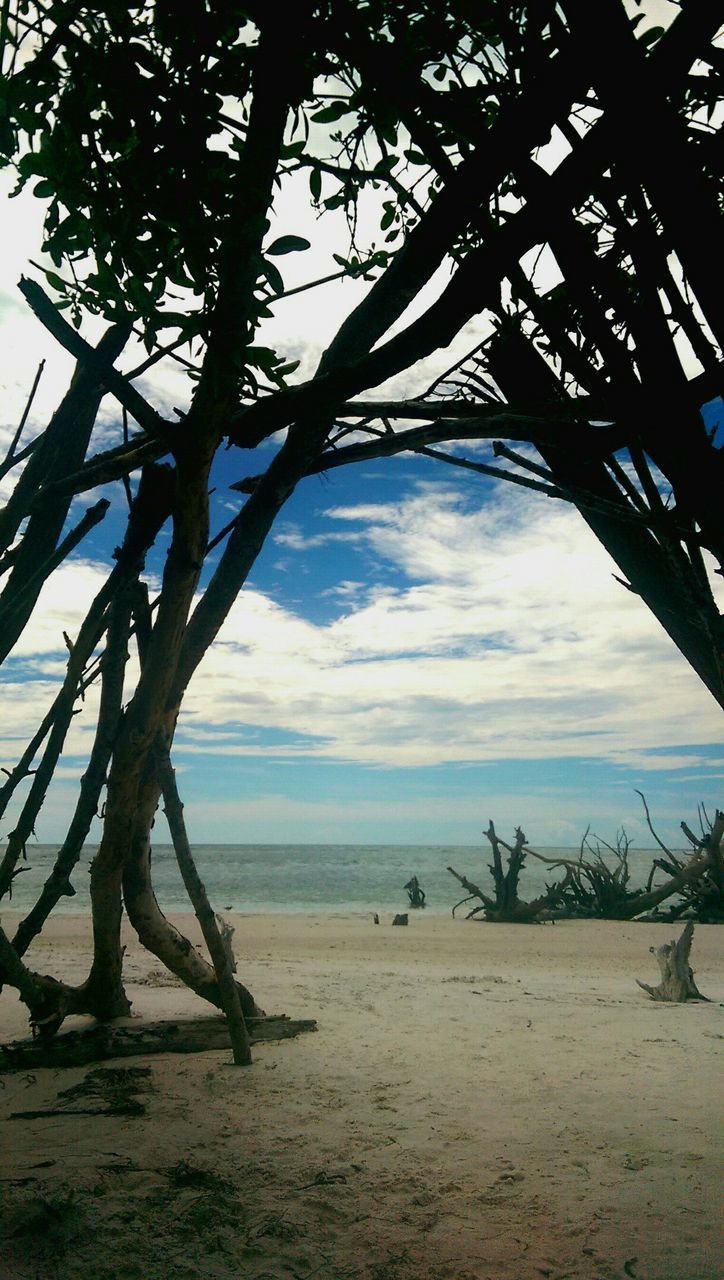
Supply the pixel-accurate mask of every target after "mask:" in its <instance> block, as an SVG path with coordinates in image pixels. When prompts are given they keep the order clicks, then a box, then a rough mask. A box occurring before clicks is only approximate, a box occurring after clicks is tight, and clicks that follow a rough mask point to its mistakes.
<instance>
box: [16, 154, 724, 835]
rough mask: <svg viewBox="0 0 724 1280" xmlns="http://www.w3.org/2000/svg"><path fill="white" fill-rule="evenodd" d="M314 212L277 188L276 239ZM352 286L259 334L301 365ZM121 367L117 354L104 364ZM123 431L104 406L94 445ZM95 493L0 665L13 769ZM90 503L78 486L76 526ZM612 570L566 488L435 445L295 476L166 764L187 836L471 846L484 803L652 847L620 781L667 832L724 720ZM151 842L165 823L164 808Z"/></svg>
mask: <svg viewBox="0 0 724 1280" xmlns="http://www.w3.org/2000/svg"><path fill="white" fill-rule="evenodd" d="M8 187H9V183H8V180H7V178H6V177H4V176H3V175H0V220H1V223H2V232H3V234H2V236H1V237H0V243H1V244H2V246H3V247H2V251H1V252H0V388H1V389H2V408H1V409H0V444H1V443H2V440H3V439H8V438H9V436H10V435H11V434H12V430H13V429H14V425H15V423H16V421H17V418H18V416H19V413H20V412H21V409H22V404H23V402H24V399H25V396H26V395H27V391H28V388H29V386H30V383H31V382H32V377H33V374H34V371H35V368H36V366H37V363H38V360H39V359H40V357H41V356H45V357H46V359H47V365H46V369H45V373H44V376H43V380H42V382H41V387H40V391H39V394H38V397H37V400H36V402H35V405H34V408H33V413H32V418H31V423H30V429H31V430H32V429H38V428H40V427H41V426H42V425H43V423H44V421H45V420H47V415H48V413H49V412H52V409H53V408H54V407H55V404H56V403H57V400H58V399H59V396H60V395H61V394H62V391H63V389H64V387H65V385H67V381H68V378H69V374H70V368H71V366H70V364H69V362H68V360H67V358H66V357H65V356H64V355H63V354H62V353H60V352H59V351H58V349H57V347H55V346H54V344H53V341H52V339H50V338H48V337H47V335H45V333H44V331H43V330H42V329H41V328H40V326H39V325H38V323H37V322H36V321H35V320H34V318H33V317H32V316H30V315H29V314H28V312H27V309H26V307H25V304H24V302H23V299H22V297H21V295H20V294H19V293H18V291H17V280H18V279H19V277H20V275H21V274H22V273H23V272H26V273H29V274H37V273H34V272H33V271H32V268H30V267H28V265H27V264H28V260H29V259H36V260H37V259H38V258H39V251H40V243H41V238H40V223H41V215H42V209H41V207H40V204H39V202H38V201H35V200H32V199H30V198H27V199H26V198H25V197H23V198H22V199H17V200H12V201H11V200H8V199H7V191H8ZM307 225H308V229H309V232H310V235H309V238H310V239H314V237H315V233H316V235H318V230H317V228H316V227H315V224H314V219H313V215H312V214H311V211H309V210H308V209H306V208H305V203H304V199H303V196H302V195H301V194H300V193H299V192H298V191H296V192H295V191H292V192H291V193H289V194H288V196H287V197H285V198H284V199H282V200H281V201H280V204H279V207H278V211H277V222H276V225H275V227H274V228H273V234H274V235H278V234H283V233H285V232H287V231H293V232H294V233H295V234H301V235H304V234H305V228H306V227H307ZM335 237H337V243H339V246H340V248H344V245H343V243H342V239H343V232H342V228H341V226H340V224H336V230H335V227H334V226H333V228H332V232H331V235H330V236H328V237H327V238H326V240H325V244H324V246H323V248H322V249H320V250H319V251H318V250H317V249H316V248H314V249H312V250H310V251H309V253H308V254H304V255H302V254H300V255H293V256H291V255H290V257H289V258H286V259H284V260H283V261H282V260H280V265H283V269H284V273H285V279H286V280H287V284H288V285H291V284H295V283H301V282H302V281H303V280H304V279H308V278H310V276H314V275H316V274H322V273H323V271H324V266H325V262H326V260H327V258H328V254H329V252H330V250H331V249H333V248H335ZM318 252H319V257H317V256H315V255H317V253H318ZM325 255H327V257H325ZM443 274H444V273H443ZM441 279H442V277H441V276H438V279H437V280H436V281H434V282H433V283H432V284H431V286H430V288H429V289H428V291H427V295H426V296H427V299H428V301H429V298H430V297H431V296H433V295H434V293H435V291H437V290H439V288H440V284H441ZM364 287H365V286H364V285H363V284H362V283H360V282H349V281H348V282H344V283H343V284H335V285H327V286H324V287H323V288H320V289H318V290H314V291H311V292H308V293H303V294H300V295H297V297H296V298H293V299H289V300H288V302H285V303H282V304H280V305H279V307H278V312H277V315H276V317H275V319H274V321H273V322H271V323H270V325H269V326H268V335H267V336H268V338H269V339H270V340H273V339H281V340H283V344H284V350H285V353H286V354H287V355H288V357H289V358H300V359H301V360H302V365H301V367H300V370H299V374H298V375H296V376H299V377H303V376H305V375H307V374H308V373H310V372H311V371H312V369H313V368H314V365H315V364H316V361H317V359H318V357H319V354H320V352H321V351H322V350H323V348H324V345H325V344H326V342H327V341H328V340H329V338H330V337H331V335H332V333H333V332H334V330H335V328H336V326H337V324H338V323H339V321H340V319H341V318H342V317H343V315H344V314H346V312H347V311H348V310H349V309H350V308H351V306H353V305H354V302H355V301H356V300H357V299H358V297H359V296H360V295H361V291H362V290H363V289H364ZM424 301H425V300H424V299H423V300H420V301H419V302H418V303H417V304H416V305H417V306H418V307H422V306H423V305H424ZM409 318H410V315H408V316H407V317H406V319H407V320H409ZM83 332H84V333H85V335H86V336H88V337H89V338H90V339H91V340H92V339H94V338H96V337H97V334H98V330H94V329H93V328H92V327H91V326H89V327H88V328H84V330H83ZM481 332H482V330H481V329H480V327H479V326H478V327H477V328H476V326H475V324H473V325H471V326H469V327H468V331H467V332H466V333H464V334H463V335H462V336H461V338H460V341H459V344H457V345H456V347H455V348H454V349H453V348H451V349H448V350H447V351H444V352H439V353H436V355H435V357H433V358H432V359H431V360H430V361H429V362H428V363H427V365H426V366H425V367H424V368H421V369H416V370H413V371H412V373H411V374H410V375H409V376H408V377H407V378H406V379H405V380H403V381H402V382H400V381H399V380H398V382H397V383H395V384H394V385H392V386H391V389H392V390H394V391H396V392H398V393H404V394H412V393H414V392H416V391H417V392H419V391H421V390H422V389H423V388H424V387H425V386H426V385H427V384H428V383H429V381H430V380H431V376H434V374H435V373H437V372H439V371H441V370H442V369H443V368H445V367H446V366H447V365H449V364H450V363H451V360H452V358H453V357H454V355H455V353H456V351H461V350H464V349H465V348H466V346H471V345H472V342H473V341H474V340H475V337H476V336H477V335H478V334H479V333H481ZM134 362H135V359H134V358H133V356H132V353H130V354H129V355H128V357H127V358H124V360H123V361H121V367H125V368H128V367H131V365H132V364H133V363H134ZM143 390H144V392H145V393H146V394H148V395H149V396H150V397H151V398H152V399H153V400H154V403H156V404H157V406H158V407H159V408H160V409H161V410H162V411H164V412H166V413H167V414H168V415H169V416H171V411H172V407H173V406H174V405H181V406H182V407H183V404H184V403H185V401H186V400H187V398H188V385H187V384H186V383H185V380H184V379H183V377H182V376H181V375H180V373H179V372H177V370H176V369H175V368H172V367H169V368H166V367H163V366H159V369H158V370H157V372H156V373H155V374H154V376H153V379H152V380H150V379H149V380H146V381H145V382H144V383H143ZM714 412H715V411H714ZM119 432H120V427H119V422H118V415H117V414H116V411H115V408H114V405H113V402H112V401H111V400H110V399H107V400H106V401H105V402H104V406H103V411H102V415H101V421H100V429H99V433H98V442H99V445H100V444H102V443H105V444H106V445H107V444H108V443H110V442H113V443H115V442H117V441H118V440H119V438H120V436H119ZM272 447H273V443H272V444H269V445H267V446H266V450H267V452H266V459H268V458H269V457H270V456H271V454H270V452H269V450H270V449H271V448H272ZM261 460H263V459H260V458H259V456H258V455H251V457H247V456H246V455H242V454H241V453H240V451H238V450H231V451H228V452H225V453H224V454H223V456H222V457H221V458H220V460H219V464H218V466H217V470H216V473H215V476H214V480H215V484H216V492H215V494H214V498H213V521H214V526H213V527H214V528H219V527H221V525H223V524H224V523H225V522H226V521H227V520H228V519H229V518H230V514H231V513H232V511H233V510H235V509H236V505H235V504H236V503H237V502H238V498H237V496H236V495H234V493H233V492H232V491H230V489H229V485H230V484H231V483H232V482H233V481H234V480H236V479H237V478H238V477H239V476H240V475H243V474H245V473H247V472H248V471H249V470H258V469H259V463H260V461H261ZM5 492H7V487H6V489H5ZM104 493H105V496H108V497H110V498H111V502H112V505H111V510H110V512H109V515H108V517H107V519H106V521H105V522H104V524H103V525H102V526H100V528H99V529H98V530H96V531H95V532H94V535H93V536H92V538H91V539H89V540H88V541H87V542H85V543H84V544H83V547H82V548H81V549H80V552H79V554H77V555H76V556H75V557H74V558H73V560H72V561H69V562H66V563H65V564H64V565H63V566H62V567H61V568H60V569H58V570H57V571H56V573H55V574H54V575H53V577H52V578H51V579H50V581H49V582H48V584H46V588H45V590H44V592H43V595H42V597H41V606H40V608H39V610H38V612H37V616H36V617H35V618H34V619H33V622H32V623H31V625H30V626H29V628H28V629H27V631H26V633H25V635H24V636H23V637H22V639H21V641H20V642H19V644H18V645H17V647H16V649H15V651H14V653H13V655H12V657H11V659H10V660H9V661H8V662H7V663H6V664H5V666H4V668H3V670H2V672H0V766H5V767H6V768H9V767H11V766H12V764H13V763H14V762H15V760H16V759H17V757H18V756H19V755H20V753H21V751H22V748H23V746H24V745H25V742H26V741H27V739H28V737H29V736H30V735H31V733H32V731H33V729H34V728H35V727H36V725H37V723H38V722H39V720H40V719H41V718H42V715H43V713H44V711H45V709H46V708H47V705H48V702H49V701H50V698H51V696H52V692H53V688H54V687H55V682H56V681H57V680H58V679H59V678H60V676H61V675H62V672H63V670H64V664H65V656H67V655H66V651H65V646H64V643H63V639H62V632H63V630H66V631H68V632H69V634H70V635H71V636H72V635H73V633H74V632H75V631H77V629H78V627H79V626H80V623H81V621H82V619H83V616H84V613H85V609H86V608H87V606H88V604H89V602H90V600H91V599H92V598H93V595H94V594H95V592H96V591H97V590H98V588H99V587H100V585H101V583H102V582H103V580H104V578H105V574H106V572H107V566H108V556H109V550H110V549H112V547H113V546H115V545H116V543H117V542H118V540H119V537H120V535H121V532H122V527H123V520H124V503H125V499H124V497H123V493H122V491H121V490H120V487H117V486H114V488H113V490H108V492H106V491H104ZM99 496H101V491H98V492H97V493H93V494H87V495H83V498H82V500H78V501H76V502H75V503H74V508H73V511H72V513H71V518H72V519H73V520H77V518H78V516H79V514H80V513H81V512H82V510H83V509H84V508H85V507H87V506H89V505H90V504H91V503H92V502H93V501H94V500H95V499H96V498H97V497H99ZM2 497H3V491H2V490H0V500H2ZM165 545H166V544H165V541H164V537H162V539H161V540H160V544H159V549H158V552H157V553H156V554H155V555H153V556H152V557H151V558H150V559H149V565H148V578H149V582H150V585H151V587H152V589H153V587H154V586H156V585H158V580H159V575H160V571H161V566H162V558H163V553H164V550H165ZM615 572H616V566H615V565H614V564H613V562H612V561H611V560H610V559H609V558H608V556H607V554H606V553H605V552H604V550H603V549H602V548H601V546H600V544H599V543H598V542H597V541H596V539H595V538H594V537H593V535H592V534H591V533H590V532H589V531H588V530H587V528H586V526H585V525H584V524H583V522H582V520H581V519H580V517H579V516H578V515H577V513H576V512H575V511H574V510H572V509H571V508H569V507H568V506H567V505H566V504H564V503H561V502H556V501H553V500H551V499H549V498H546V497H544V496H542V495H535V494H532V493H530V492H528V491H525V490H521V489H519V488H517V487H514V486H511V485H504V484H500V483H496V482H493V481H491V480H487V479H484V478H483V477H480V476H474V475H471V474H470V473H467V474H464V473H461V472H459V471H457V470H453V469H451V468H446V467H444V466H443V465H442V464H439V463H435V462H433V461H431V460H428V459H422V458H414V457H405V456H401V457H399V458H396V459H385V460H380V461H378V462H375V463H367V464H358V465H356V466H354V467H348V468H344V469H342V468H339V469H337V470H335V471H333V472H331V473H329V475H327V476H323V477H311V478H309V479H308V480H306V481H305V482H303V483H302V484H301V485H300V486H299V488H298V490H297V492H296V494H295V495H294V496H293V498H292V499H291V500H290V502H289V503H288V504H287V506H286V507H285V509H284V510H283V512H282V514H281V517H280V519H279V521H278V522H277V524H276V526H275V528H274V530H273V533H272V535H271V536H270V538H269V540H268V542H267V544H266V546H265V547H264V549H263V551H262V554H261V556H260V558H259V560H258V562H257V564H256V566H255V568H254V571H253V574H252V576H251V579H250V581H249V583H248V584H247V587H246V588H245V590H244V591H243V592H242V594H241V596H240V597H239V599H238V601H237V603H236V605H235V606H234V608H233V610H232V612H231V614H230V616H229V619H228V620H227V623H226V625H225V626H224V628H223V631H222V633H221V635H220V637H219V640H218V642H217V643H216V644H215V645H214V646H213V648H212V650H211V651H210V652H209V654H208V655H207V657H206V659H205V660H204V662H203V664H202V666H201V668H200V670H199V672H198V673H197V677H196V679H195V681H194V683H193V684H192V687H191V689H190V692H189V695H188V697H187V700H186V703H185V705H184V710H183V712H182V716H181V719H180V722H179V728H178V732H177V738H176V743H175V748H174V761H175V764H176V767H177V770H178V778H179V785H180V788H181V791H182V795H183V798H184V801H185V805H186V811H185V812H186V819H187V822H188V826H189V830H190V834H191V837H192V839H193V840H195V841H197V842H205V843H207V842H231V843H246V842H254V843H256V842H262V843H287V842H294V843H298V842H299V843H317V842H319V843H412V844H415V843H425V844H471V845H472V844H477V843H478V842H479V840H480V834H481V831H482V829H483V828H484V827H486V826H487V823H488V820H489V819H490V818H493V819H494V820H495V822H496V826H497V828H498V829H499V830H500V831H502V832H505V831H508V832H511V831H512V829H513V827H514V826H516V825H517V824H521V825H522V826H523V827H524V829H525V830H526V832H527V833H528V835H529V838H530V839H531V841H532V842H533V843H537V844H539V845H575V844H577V843H578V842H579V840H580V838H581V835H582V833H583V831H584V829H585V828H586V827H587V826H588V825H589V824H590V825H591V826H592V828H593V830H594V831H595V832H596V833H597V834H598V835H600V836H601V837H603V838H605V839H608V840H612V839H613V838H614V836H615V832H616V830H617V829H618V828H620V827H621V826H622V825H623V826H625V828H626V830H627V831H628V833H629V835H631V837H632V838H633V840H634V841H635V842H639V843H643V844H650V843H651V840H650V837H648V833H647V832H646V827H645V822H644V819H643V813H642V807H641V802H640V800H639V797H638V796H637V795H636V792H635V789H636V788H638V789H640V790H641V791H644V792H645V794H646V797H647V800H648V803H649V806H650V809H651V812H652V814H653V815H654V818H655V821H656V825H657V828H658V829H659V830H660V832H661V834H662V835H663V836H664V837H665V838H666V839H668V840H669V841H673V842H675V843H680V840H679V838H678V836H677V830H678V824H679V822H680V821H681V820H682V819H686V820H687V821H689V823H692V824H693V823H694V822H695V818H696V807H697V804H698V802H700V801H704V802H705V803H706V805H707V807H708V808H709V809H710V810H713V809H714V808H715V807H716V805H717V803H718V804H719V806H721V803H722V801H721V796H722V778H723V777H724V747H723V746H722V741H721V739H722V734H721V714H720V710H719V708H718V707H717V705H716V703H715V702H714V700H713V698H712V697H711V695H710V694H709V693H708V692H707V691H706V690H705V689H704V687H703V686H702V685H701V683H700V682H699V680H698V679H697V677H696V676H695V674H694V673H693V671H692V670H691V669H690V668H689V667H688V665H687V663H686V662H685V660H684V659H683V658H682V657H681V655H679V653H678V652H677V650H676V649H675V648H674V646H673V645H672V643H671V642H670V641H669V639H668V638H667V637H666V635H665V634H664V633H663V632H662V631H661V629H660V628H659V627H658V625H657V623H656V622H655V620H654V619H653V617H652V616H651V615H650V614H649V613H648V611H647V610H646V609H645V608H644V607H643V605H642V604H641V603H640V602H639V601H638V599H637V598H636V597H635V596H633V595H632V594H631V593H630V592H628V591H626V590H625V589H624V588H623V587H622V586H621V585H620V584H619V583H618V582H617V581H616V580H615V578H614V573H615ZM95 697H96V694H95V693H94V692H91V693H90V694H89V696H88V700H87V704H86V708H85V709H84V711H83V712H82V713H81V714H80V715H78V716H76V717H75V719H74V721H73V725H72V729H71V733H70V735H69V739H68V743H67V749H66V751H65V753H64V756H63V759H62V762H61V766H60V769H59V771H58V775H57V778H56V781H55V783H54V785H53V788H52V789H51V792H50V795H49V798H48V802H47V804H46V807H45V809H44V811H43V813H42V815H41V818H40V820H39V822H38V825H37V835H38V838H39V839H40V840H41V841H56V840H58V839H60V838H62V835H63V833H64V824H65V823H67V821H68V818H69V816H70V814H71V813H72V807H73V805H74V803H75V799H76V796H77V787H78V782H79V779H80V776H81V774H82V772H83V768H84V763H85V759H86V754H87V750H88V747H89V744H90V741H91V737H92V730H93V723H94V721H93V709H94V706H95ZM20 798H21V797H20ZM16 812H17V807H16V808H15V809H14V810H13V811H12V812H10V813H8V814H6V815H5V819H4V825H5V830H0V838H2V835H4V834H6V830H10V829H11V827H12V821H13V814H14V813H16ZM99 830H100V827H99V824H98V823H96V824H95V826H94V829H93V831H92V832H91V838H92V839H97V838H98V835H99ZM157 838H158V839H159V840H162V841H163V840H166V839H167V838H168V836H167V833H166V831H165V824H164V820H163V819H162V818H160V819H159V820H158V824H157Z"/></svg>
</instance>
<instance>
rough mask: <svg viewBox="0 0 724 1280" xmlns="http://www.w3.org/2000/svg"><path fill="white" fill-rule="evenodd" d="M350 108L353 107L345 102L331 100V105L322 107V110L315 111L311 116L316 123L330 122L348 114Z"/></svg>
mask: <svg viewBox="0 0 724 1280" xmlns="http://www.w3.org/2000/svg"><path fill="white" fill-rule="evenodd" d="M352 110H354V108H353V107H350V106H348V104H347V103H346V102H333V103H332V105H331V107H322V110H321V111H317V112H316V113H315V114H314V115H313V116H312V117H311V118H312V120H313V121H314V122H316V124H332V123H333V121H335V120H339V119H340V118H341V116H346V115H348V114H349V112H350V111H352Z"/></svg>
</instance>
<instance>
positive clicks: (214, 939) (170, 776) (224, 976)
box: [155, 747, 251, 1066]
mask: <svg viewBox="0 0 724 1280" xmlns="http://www.w3.org/2000/svg"><path fill="white" fill-rule="evenodd" d="M155 756H156V768H157V770H158V775H159V779H160V782H161V789H162V792H163V799H164V805H165V813H166V818H167V821H168V826H169V830H170V832H171V839H172V840H173V847H174V849H175V850H176V858H177V861H178V865H179V869H180V871H181V875H182V877H183V882H184V885H185V886H186V891H187V893H188V895H189V897H190V899H191V902H192V904H193V908H194V912H195V914H196V919H197V920H198V922H199V924H200V925H201V932H202V933H203V935H204V941H205V943H206V946H207V947H208V949H209V955H210V956H211V961H212V964H213V966H214V973H215V974H216V981H217V983H218V986H219V995H220V998H221V1004H222V1008H223V1010H224V1014H225V1016H226V1021H227V1023H228V1024H229V1035H230V1037H231V1047H232V1050H233V1054H234V1062H235V1063H236V1065H237V1066H248V1065H249V1064H250V1063H251V1048H250V1045H249V1035H248V1032H247V1029H246V1023H245V1022H244V1014H243V1012H242V1009H241V1003H240V1001H239V991H238V988H237V985H236V982H235V980H234V970H235V968H236V965H235V964H234V961H233V956H232V952H231V945H230V938H229V937H228V935H227V934H225V933H222V931H221V930H220V929H219V925H218V923H217V919H216V916H215V914H214V910H213V908H212V906H211V903H210V902H209V899H208V895H207V893H206V889H205V887H204V884H203V881H202V879H201V877H200V875H199V873H198V871H197V869H196V864H195V862H194V857H193V854H192V852H191V846H190V844H189V840H188V835H187V833H186V823H185V821H184V816H183V804H182V803H181V797H180V795H179V793H178V787H177V785H176V774H175V772H174V769H173V767H172V765H171V760H170V757H169V754H168V751H167V750H166V748H165V747H164V748H161V747H157V748H156V753H155Z"/></svg>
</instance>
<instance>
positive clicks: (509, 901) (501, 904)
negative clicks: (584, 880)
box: [448, 819, 560, 924]
mask: <svg viewBox="0 0 724 1280" xmlns="http://www.w3.org/2000/svg"><path fill="white" fill-rule="evenodd" d="M485 835H486V836H487V837H488V840H489V841H490V843H491V845H492V848H493V861H492V864H490V866H489V868H488V870H489V871H490V874H491V875H492V877H493V884H494V886H495V889H494V896H493V897H491V896H490V894H488V893H485V891H484V890H483V889H480V888H479V887H478V885H476V884H473V882H472V881H471V880H468V879H467V877H466V876H461V875H460V873H459V872H457V871H455V869H454V868H453V867H448V871H449V872H450V874H451V875H453V876H455V879H456V880H459V881H460V884H461V885H462V886H463V888H464V889H467V891H468V896H467V897H465V898H462V899H461V901H460V902H457V903H456V904H455V906H454V907H453V910H452V913H453V915H455V912H456V911H457V909H458V907H460V906H462V904H463V902H469V901H470V899H471V898H479V899H480V906H478V907H473V909H472V911H469V912H468V914H467V916H466V919H468V920H471V919H472V918H473V917H474V916H477V915H479V914H480V912H481V911H482V912H484V914H485V919H486V920H493V921H496V922H498V923H506V924H530V923H531V922H532V921H534V920H536V919H539V918H540V916H541V913H542V912H546V911H550V910H552V909H553V908H554V907H556V906H557V904H558V902H559V897H560V888H559V886H557V885H554V886H552V887H547V888H546V892H545V893H544V894H543V895H542V897H540V898H536V899H535V900H534V901H533V902H522V901H521V899H520V898H519V897H518V880H519V878H520V873H521V871H522V870H523V866H524V864H525V855H526V853H527V852H528V849H527V847H526V838H525V833H524V832H523V831H522V830H521V828H520V827H516V831H515V843H514V844H512V845H510V844H508V843H507V842H506V841H505V840H501V838H500V836H499V835H497V833H496V830H495V827H494V826H493V821H492V819H491V821H490V824H489V826H488V829H487V831H486V832H485ZM501 849H505V851H506V852H507V854H508V867H507V870H505V871H504V870H503V858H502V855H501V852H500V851H501Z"/></svg>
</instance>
